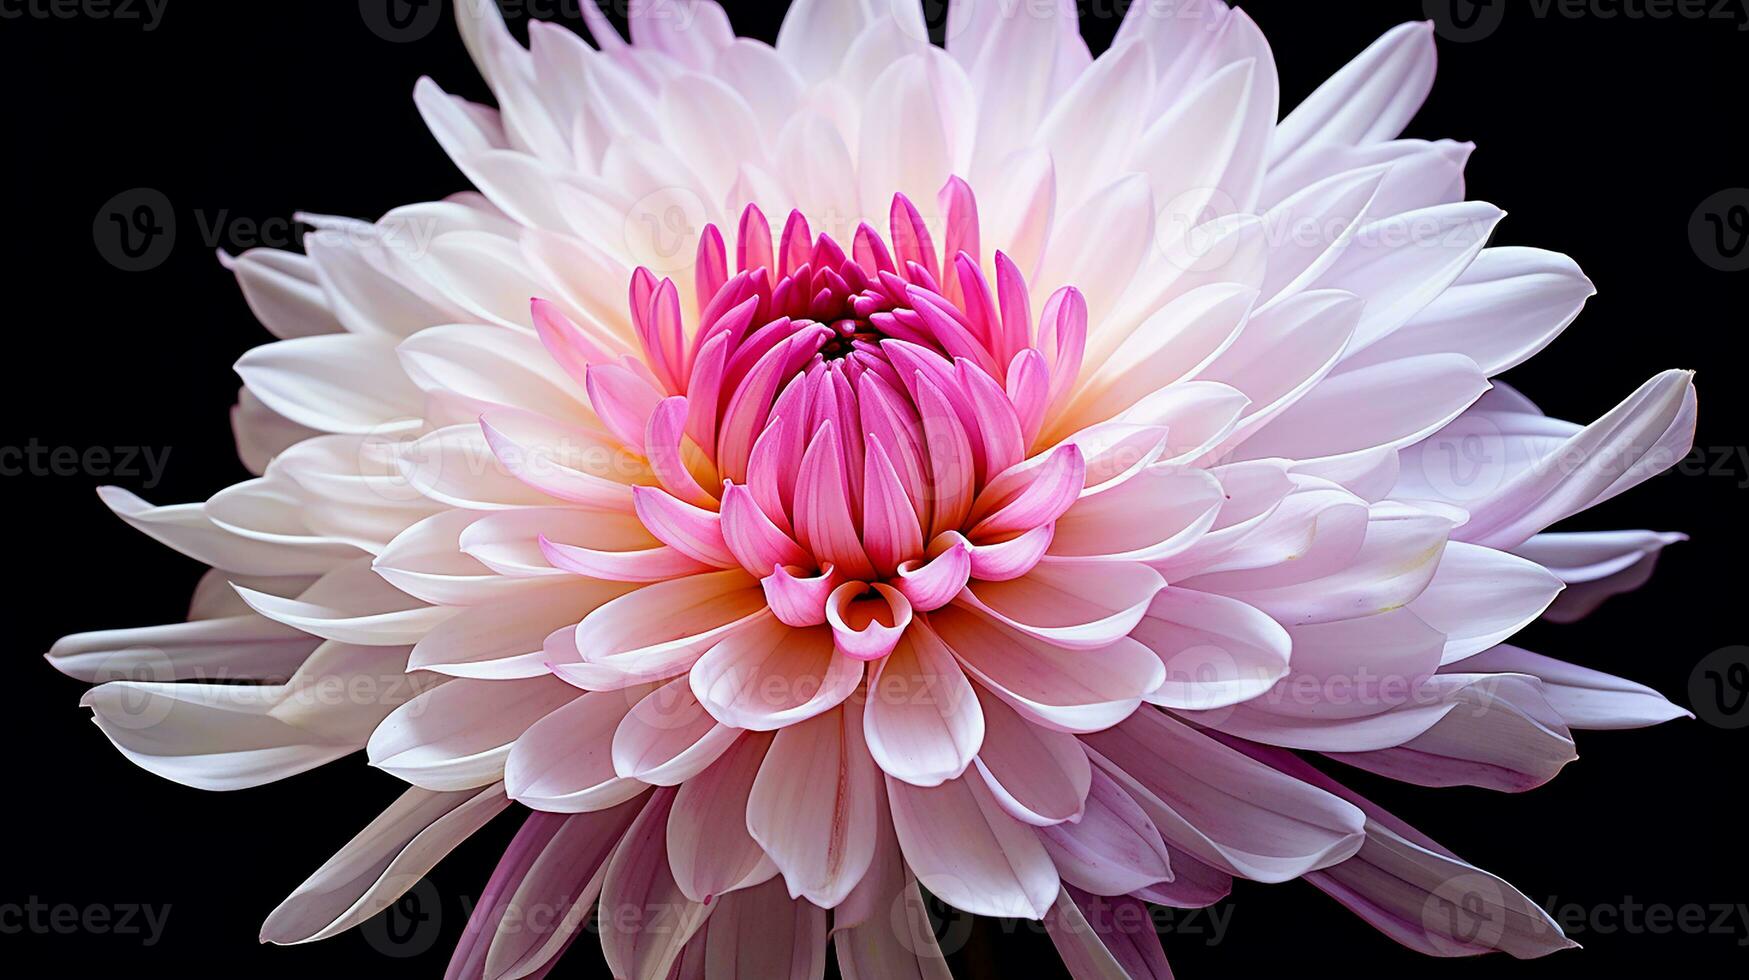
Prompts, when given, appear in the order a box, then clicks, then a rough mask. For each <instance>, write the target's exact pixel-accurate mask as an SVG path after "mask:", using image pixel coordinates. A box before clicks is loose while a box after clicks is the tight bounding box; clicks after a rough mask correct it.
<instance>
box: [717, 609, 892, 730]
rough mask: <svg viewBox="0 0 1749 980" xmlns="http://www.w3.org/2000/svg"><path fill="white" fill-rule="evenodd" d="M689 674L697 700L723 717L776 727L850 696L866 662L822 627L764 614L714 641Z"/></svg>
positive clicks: (738, 724)
mask: <svg viewBox="0 0 1749 980" xmlns="http://www.w3.org/2000/svg"><path fill="white" fill-rule="evenodd" d="M690 677H691V683H692V691H693V693H694V694H695V695H697V696H698V700H699V703H701V704H703V705H704V706H705V710H707V711H709V712H710V713H711V716H712V717H714V718H716V719H717V720H718V721H720V722H722V723H723V724H725V725H732V726H734V727H736V728H750V729H753V730H754V731H772V730H775V729H778V728H782V727H784V726H786V725H793V724H796V723H797V722H800V721H803V720H805V719H808V718H811V717H813V716H814V715H817V714H819V713H821V712H823V711H826V710H829V709H830V708H832V707H833V706H834V705H836V704H838V703H840V702H841V701H843V700H844V699H845V698H847V697H849V696H850V694H851V692H853V691H855V690H856V687H857V685H858V684H860V683H861V682H862V663H861V662H860V661H856V660H852V659H851V658H849V657H846V656H844V655H843V654H841V653H839V652H838V651H836V650H834V649H833V647H832V631H831V630H830V629H828V628H826V627H824V626H811V627H807V628H804V629H795V628H792V627H789V626H785V625H784V624H783V623H780V622H778V621H777V620H776V619H775V618H771V617H765V618H761V619H758V620H756V621H755V622H754V623H753V624H752V625H750V626H749V627H747V628H746V629H743V630H740V631H737V632H735V633H732V634H730V635H729V636H727V637H726V638H725V639H723V640H721V641H719V642H718V643H717V644H716V645H715V646H712V647H711V648H710V649H709V650H707V651H706V652H705V653H704V655H703V656H701V657H699V658H698V662H697V663H695V664H693V665H692V670H691V673H690Z"/></svg>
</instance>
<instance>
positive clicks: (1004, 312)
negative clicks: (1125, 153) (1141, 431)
mask: <svg viewBox="0 0 1749 980" xmlns="http://www.w3.org/2000/svg"><path fill="white" fill-rule="evenodd" d="M961 188H963V185H961ZM959 200H961V201H963V202H964V207H962V208H961V209H959V210H958V211H955V210H953V209H950V211H949V215H948V228H947V236H946V237H947V240H949V241H955V242H962V243H970V247H969V249H962V250H960V251H958V252H957V253H956V254H955V255H954V256H952V258H951V259H950V260H949V261H948V262H946V263H945V264H943V263H940V262H938V261H937V259H936V252H935V248H934V245H933V243H932V240H931V237H930V235H929V234H928V232H927V231H926V230H925V228H924V223H923V221H922V219H921V217H920V216H919V215H918V213H917V211H916V209H915V208H914V207H912V205H911V204H910V202H909V201H906V200H905V199H904V198H903V197H898V198H895V200H894V203H893V210H892V236H891V242H892V244H891V245H890V246H889V244H888V239H883V238H882V236H881V235H880V234H879V233H877V232H875V231H874V229H872V228H871V227H869V226H868V225H866V224H864V225H862V226H861V227H860V228H858V230H857V232H856V235H855V238H854V240H853V242H852V243H851V247H850V249H849V251H848V252H847V251H846V250H845V249H844V248H843V247H841V246H840V245H839V244H838V243H837V242H835V241H834V240H833V239H832V238H831V237H830V236H827V235H820V236H818V237H815V236H813V235H812V234H811V232H810V231H809V228H808V224H807V221H806V219H805V218H803V217H802V215H801V214H800V213H799V212H798V213H792V214H791V215H790V218H789V220H788V221H787V222H786V224H785V226H784V229H783V232H782V234H781V235H780V236H779V237H778V238H777V239H776V240H774V239H773V238H772V236H771V232H770V228H769V225H768V224H767V223H766V220H765V217H764V215H763V214H761V213H760V212H759V210H758V209H757V208H756V207H751V206H750V207H748V208H747V209H746V211H745V212H744V213H743V214H742V216H741V221H740V225H739V228H738V234H737V238H736V242H735V253H736V265H735V271H734V272H733V273H732V274H731V272H730V271H729V262H728V249H727V247H726V246H725V244H724V241H723V238H722V236H721V235H720V234H719V233H718V232H717V231H716V229H715V228H708V229H706V232H705V234H704V236H703V237H702V238H701V240H700V244H699V251H698V262H697V267H696V273H695V274H696V280H697V290H696V292H697V297H698V316H697V319H696V327H695V329H694V330H692V331H691V335H690V337H688V336H687V332H686V331H685V330H684V329H683V327H682V315H681V310H680V300H679V294H678V290H677V289H676V288H675V286H674V284H673V283H672V282H671V281H667V280H664V281H661V282H658V281H657V280H656V278H655V277H654V276H653V275H652V274H651V273H649V272H648V271H647V270H643V269H640V270H638V271H637V273H636V274H635V275H634V276H633V277H632V283H631V313H632V323H633V327H634V330H635V332H636V335H637V340H638V343H639V346H640V347H641V348H642V350H641V351H640V352H639V354H641V357H642V359H641V360H639V358H638V355H632V356H619V357H614V356H613V355H611V354H610V353H609V352H608V351H607V350H605V349H602V350H597V351H593V352H590V351H584V352H583V354H582V357H583V359H584V360H587V361H588V362H589V363H588V366H587V377H586V382H587V384H588V387H589V394H590V400H591V404H592V405H593V407H594V408H595V411H596V414H597V415H598V416H599V417H600V418H601V420H602V422H603V424H604V425H605V426H606V427H608V428H609V429H611V430H612V432H613V434H614V435H615V436H616V437H618V438H619V439H620V440H621V441H622V442H623V443H624V444H626V445H627V446H630V447H633V448H636V449H638V450H640V451H641V453H642V455H643V457H644V458H645V459H647V460H648V461H649V466H650V470H651V473H652V475H653V477H654V481H653V482H654V485H653V486H639V487H635V488H634V498H635V500H636V503H637V514H638V518H639V520H640V522H642V523H643V525H644V526H645V527H646V528H647V529H648V531H649V532H650V534H651V535H653V536H654V537H655V538H657V539H658V540H659V541H661V542H662V543H663V544H664V545H665V546H666V547H667V548H670V549H672V551H673V552H674V553H675V556H676V557H675V559H674V562H673V564H674V567H676V568H680V569H684V568H687V567H689V566H688V565H687V563H688V562H692V563H696V566H698V567H695V568H694V570H703V568H704V567H710V566H714V567H718V568H731V567H736V566H739V567H741V568H744V569H745V570H746V571H747V572H749V573H751V574H753V575H755V576H757V577H759V578H760V579H761V580H762V581H763V582H764V584H765V586H766V591H767V595H768V598H769V600H770V606H771V609H772V611H773V612H774V613H775V614H777V616H778V618H780V619H782V620H783V621H784V622H786V623H789V624H791V625H795V626H805V625H814V624H819V623H822V622H825V621H827V619H828V618H830V617H831V616H832V615H834V613H833V612H832V610H834V609H836V610H837V613H836V614H837V615H838V619H835V620H833V625H834V628H838V627H840V626H843V627H844V628H846V629H849V630H850V631H851V632H856V633H860V632H865V631H873V632H874V633H875V634H879V635H878V636H877V637H876V638H875V639H873V640H871V641H870V642H869V644H868V650H869V651H871V652H870V656H877V655H884V651H885V650H887V649H890V648H891V643H890V640H891V637H888V636H887V635H886V634H884V633H882V632H881V631H882V630H889V631H890V630H896V629H898V630H902V628H903V626H902V622H901V620H906V619H908V617H909V616H910V614H911V612H912V610H914V609H915V610H922V611H928V610H930V609H934V608H938V607H939V606H941V605H943V604H945V603H946V602H948V601H949V600H951V599H952V598H953V597H954V596H955V595H957V594H958V593H959V591H960V590H961V589H962V588H964V586H965V585H966V583H967V582H968V581H970V580H971V579H973V578H981V579H986V580H1003V579H1012V578H1017V577H1019V576H1021V575H1023V574H1025V573H1026V572H1027V571H1028V570H1029V569H1031V568H1032V567H1033V565H1035V564H1036V563H1037V562H1038V561H1039V560H1040V558H1041V557H1042V556H1043V554H1044V550H1045V548H1046V547H1047V546H1048V545H1049V543H1050V541H1051V537H1052V533H1053V528H1054V522H1055V521H1056V519H1057V518H1058V517H1059V516H1060V515H1061V514H1062V513H1063V512H1064V511H1065V510H1067V509H1068V506H1069V504H1070V503H1072V502H1073V501H1074V499H1075V497H1076V495H1077V494H1079V492H1080V491H1081V489H1082V485H1083V483H1084V481H1085V478H1086V465H1085V461H1084V460H1082V459H1081V456H1080V451H1079V449H1077V448H1075V447H1074V446H1072V445H1071V446H1065V447H1059V448H1058V449H1056V450H1053V451H1052V452H1050V453H1046V454H1041V455H1039V456H1036V457H1034V456H1032V455H1031V450H1032V447H1033V445H1034V443H1035V442H1036V441H1037V440H1038V437H1039V434H1040V432H1041V430H1043V428H1044V424H1045V422H1046V419H1047V417H1048V415H1049V413H1050V412H1051V411H1052V409H1053V408H1054V407H1057V406H1059V405H1060V404H1061V402H1062V400H1063V396H1064V395H1065V394H1066V392H1067V388H1068V385H1069V383H1070V382H1072V381H1073V380H1074V378H1075V376H1076V374H1077V372H1078V371H1079V369H1080V359H1081V351H1082V350H1083V348H1084V346H1085V337H1086V325H1087V321H1086V305H1085V303H1084V302H1083V301H1082V299H1081V296H1080V294H1079V293H1078V292H1077V291H1076V290H1074V289H1073V288H1070V287H1064V288H1063V289H1060V290H1058V291H1057V292H1056V293H1054V294H1053V295H1052V296H1051V297H1050V299H1049V300H1048V301H1047V302H1046V303H1045V305H1044V308H1043V313H1042V315H1041V316H1040V317H1039V320H1038V323H1037V324H1036V325H1035V324H1034V323H1033V320H1032V315H1031V312H1030V311H1031V303H1030V299H1029V297H1028V294H1027V291H1026V284H1025V281H1024V279H1023V277H1022V276H1021V274H1020V272H1019V270H1018V268H1017V267H1016V266H1015V265H1014V264H1013V263H1012V262H1011V261H1009V260H1008V259H1007V257H1006V256H1004V255H1003V254H1002V253H1000V252H997V253H995V255H994V256H993V259H992V266H991V268H992V270H993V271H994V279H995V288H994V289H992V288H991V284H990V279H989V278H988V277H987V276H986V273H985V270H984V268H983V266H982V265H981V264H980V261H979V259H978V257H977V256H976V255H975V254H974V253H975V251H976V248H977V246H976V244H975V243H976V242H977V228H976V217H975V215H976V210H975V205H974V204H972V202H971V199H970V192H969V190H965V191H964V193H963V195H962V197H960V198H959ZM540 319H541V318H540V317H539V316H537V320H540ZM571 326H573V327H574V326H575V325H571ZM543 329H547V330H550V329H552V324H551V322H547V323H545V324H544V326H543ZM546 336H547V335H546V334H545V333H543V337H546ZM549 346H554V342H553V341H552V340H551V339H550V338H549ZM847 624H848V625H847ZM883 637H884V638H883ZM851 646H855V644H854V643H852V644H851Z"/></svg>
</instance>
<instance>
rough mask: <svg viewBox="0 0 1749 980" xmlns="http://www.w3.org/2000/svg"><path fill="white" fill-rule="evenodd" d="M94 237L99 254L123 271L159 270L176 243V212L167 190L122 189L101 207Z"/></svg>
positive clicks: (94, 222) (93, 231)
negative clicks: (167, 195) (165, 193)
mask: <svg viewBox="0 0 1749 980" xmlns="http://www.w3.org/2000/svg"><path fill="white" fill-rule="evenodd" d="M91 240H92V242H94V243H95V244H96V245H97V254H99V255H101V256H103V260H104V261H105V262H108V263H109V264H110V265H113V266H115V267H116V268H117V269H120V270H122V271H123V272H145V271H146V270H148V269H156V268H157V267H158V266H160V265H163V264H164V260H165V259H167V258H169V257H170V249H171V248H172V246H174V245H175V244H176V212H175V210H174V209H173V208H171V206H170V199H169V198H168V197H165V196H164V192H163V191H160V190H154V189H153V188H150V187H136V188H134V189H133V190H131V191H122V192H121V193H120V194H117V195H116V196H114V197H112V198H110V199H109V200H108V201H105V202H104V204H103V207H101V208H98V209H97V217H96V218H94V219H92V222H91Z"/></svg>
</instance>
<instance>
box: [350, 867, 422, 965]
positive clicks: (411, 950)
mask: <svg viewBox="0 0 1749 980" xmlns="http://www.w3.org/2000/svg"><path fill="white" fill-rule="evenodd" d="M442 931H443V901H442V899H441V898H440V897H439V896H438V894H437V886H436V885H433V884H432V883H431V882H429V881H427V880H425V879H424V878H421V879H419V881H418V882H416V883H415V884H414V885H413V887H412V888H409V889H407V891H406V893H405V894H403V895H402V896H401V897H400V898H398V899H396V900H395V902H394V904H392V905H390V906H389V907H388V908H386V909H384V910H382V911H381V912H379V913H378V914H376V915H373V916H371V917H370V918H369V919H367V920H365V922H364V924H363V925H361V926H359V927H358V932H359V935H361V936H363V937H364V941H365V942H366V943H369V944H370V948H371V949H374V950H376V951H377V952H379V953H381V954H383V955H384V956H392V957H394V958H395V959H407V958H408V957H412V956H418V955H420V954H421V953H424V952H426V951H427V950H429V949H431V947H432V946H433V945H435V944H436V943H437V936H438V933H440V932H442Z"/></svg>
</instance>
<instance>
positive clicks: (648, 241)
mask: <svg viewBox="0 0 1749 980" xmlns="http://www.w3.org/2000/svg"><path fill="white" fill-rule="evenodd" d="M709 223H710V211H709V209H708V208H706V207H705V203H704V198H702V197H699V196H698V194H697V193H696V192H694V191H693V190H692V189H690V188H686V187H662V188H658V189H657V190H653V191H651V192H650V193H648V194H645V195H644V196H643V197H640V198H638V199H637V200H636V201H633V202H632V204H631V206H630V207H628V208H627V209H626V216H625V225H624V234H625V242H626V247H627V248H628V249H629V250H630V252H631V255H632V256H633V257H634V258H635V259H637V260H638V264H639V265H642V266H645V267H646V268H648V269H649V270H650V271H652V272H655V273H658V274H661V273H668V272H679V271H681V270H684V269H686V268H688V267H690V266H691V265H692V261H693V257H694V251H695V249H696V248H697V246H698V236H699V234H700V233H701V232H703V231H704V226H705V225H706V224H709Z"/></svg>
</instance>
